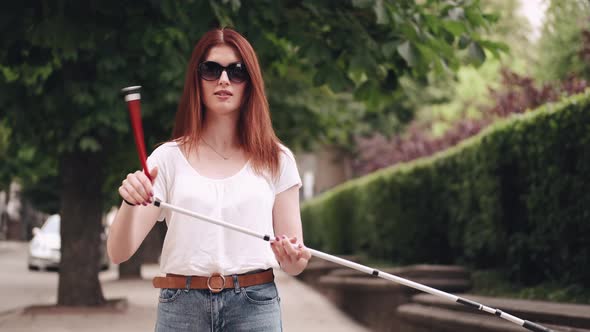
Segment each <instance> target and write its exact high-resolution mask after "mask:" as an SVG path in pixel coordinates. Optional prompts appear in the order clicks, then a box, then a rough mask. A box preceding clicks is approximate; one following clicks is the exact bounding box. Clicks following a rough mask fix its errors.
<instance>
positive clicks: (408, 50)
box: [397, 40, 418, 67]
mask: <svg viewBox="0 0 590 332" xmlns="http://www.w3.org/2000/svg"><path fill="white" fill-rule="evenodd" d="M397 52H398V53H399V55H401V57H402V58H404V60H406V62H407V63H408V65H410V67H414V66H415V65H416V63H417V60H418V59H416V51H415V48H414V47H413V46H412V44H411V43H410V41H408V40H406V41H405V42H403V43H402V44H401V45H399V46H398V47H397Z"/></svg>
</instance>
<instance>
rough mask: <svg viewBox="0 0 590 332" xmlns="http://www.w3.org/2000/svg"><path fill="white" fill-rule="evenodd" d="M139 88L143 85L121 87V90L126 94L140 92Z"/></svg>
mask: <svg viewBox="0 0 590 332" xmlns="http://www.w3.org/2000/svg"><path fill="white" fill-rule="evenodd" d="M139 89H141V85H134V86H128V87H126V88H123V89H121V92H123V93H125V94H130V93H137V92H139Z"/></svg>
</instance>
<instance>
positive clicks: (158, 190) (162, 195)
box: [147, 146, 169, 221]
mask: <svg viewBox="0 0 590 332" xmlns="http://www.w3.org/2000/svg"><path fill="white" fill-rule="evenodd" d="M163 152H164V151H163V147H162V146H160V147H159V148H157V149H156V150H154V152H152V154H151V155H150V156H149V157H148V159H147V165H148V168H149V169H150V170H151V169H152V168H154V167H156V166H157V167H158V176H156V180H155V181H154V183H153V185H152V188H153V191H154V198H159V199H160V200H162V201H163V202H168V190H167V189H166V188H167V187H168V186H167V185H166V184H167V181H168V179H169V178H168V172H169V170H168V169H167V168H166V158H165V156H163V154H164V153H163ZM165 217H166V216H165V211H164V209H162V212H161V213H160V215H159V216H158V221H163V220H164V219H165Z"/></svg>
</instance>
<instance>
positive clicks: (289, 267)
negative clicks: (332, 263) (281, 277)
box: [270, 235, 311, 276]
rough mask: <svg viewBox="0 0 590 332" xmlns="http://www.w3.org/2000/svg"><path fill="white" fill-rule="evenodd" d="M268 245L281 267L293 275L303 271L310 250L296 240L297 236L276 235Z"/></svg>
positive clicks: (309, 255)
mask: <svg viewBox="0 0 590 332" xmlns="http://www.w3.org/2000/svg"><path fill="white" fill-rule="evenodd" d="M270 247H271V248H272V251H273V252H274V254H275V257H276V259H277V261H279V264H280V265H281V269H283V271H285V272H287V273H288V274H290V275H293V276H295V275H298V274H299V273H301V272H303V270H304V269H305V267H306V266H307V261H309V259H310V258H311V252H310V251H309V250H308V249H307V248H306V247H305V246H304V245H303V244H302V243H299V242H298V241H297V237H292V238H288V237H287V236H286V235H283V236H281V237H278V236H277V237H276V239H275V240H274V241H270Z"/></svg>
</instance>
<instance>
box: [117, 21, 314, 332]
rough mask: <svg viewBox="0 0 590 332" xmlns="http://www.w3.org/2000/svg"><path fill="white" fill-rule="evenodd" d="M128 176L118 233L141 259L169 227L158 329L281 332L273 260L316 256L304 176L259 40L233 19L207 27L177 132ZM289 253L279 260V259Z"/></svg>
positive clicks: (297, 266)
mask: <svg viewBox="0 0 590 332" xmlns="http://www.w3.org/2000/svg"><path fill="white" fill-rule="evenodd" d="M148 167H149V169H150V174H151V177H152V182H150V180H149V179H148V178H147V176H145V174H144V173H143V172H141V171H136V172H135V173H131V174H128V175H127V177H126V178H125V179H124V180H123V182H122V185H121V186H120V187H119V193H120V195H121V197H122V198H123V200H124V202H123V203H122V204H121V208H120V210H119V212H118V214H117V216H116V217H115V220H114V222H113V224H112V227H111V229H110V232H109V238H108V242H107V246H108V252H109V256H110V258H111V260H112V261H113V263H115V264H119V263H121V262H124V261H126V260H127V259H129V258H130V257H131V256H132V255H133V253H134V252H135V251H136V250H137V248H138V247H139V245H140V244H141V242H142V241H143V239H144V238H145V237H146V235H147V234H148V232H149V231H150V229H151V228H152V227H153V226H154V224H155V223H156V221H163V220H165V221H166V223H167V226H168V232H167V234H166V239H165V240H164V246H163V249H162V256H161V259H160V267H161V270H162V272H163V273H165V274H166V277H157V278H155V279H154V286H155V287H158V288H162V289H161V291H160V298H159V302H160V303H159V304H158V318H157V322H156V331H280V330H281V318H280V307H279V297H278V293H277V289H276V287H275V284H274V281H273V280H274V276H273V273H272V268H273V267H278V266H279V265H280V268H281V269H282V270H283V271H285V272H287V273H288V274H291V275H297V274H299V273H301V271H303V269H304V268H305V267H306V266H307V261H308V260H309V258H310V256H311V255H310V253H309V251H308V250H307V249H306V248H305V247H304V246H303V236H302V229H301V219H300V214H299V188H300V186H301V179H300V177H299V174H298V172H297V166H296V164H295V159H294V158H293V154H292V153H291V152H290V151H289V150H288V149H287V148H286V147H285V146H283V145H282V144H281V143H280V141H279V139H278V138H277V137H276V135H275V133H274V131H273V129H272V126H271V121H270V114H269V108H268V102H267V99H266V95H265V92H264V83H263V81H262V74H261V71H260V66H259V64H258V60H257V57H256V54H255V52H254V50H253V49H252V46H251V45H250V43H248V41H247V40H246V39H245V38H244V37H243V36H241V35H240V34H238V33H237V32H236V31H234V30H231V29H227V28H225V29H215V30H211V31H209V32H207V33H206V34H205V35H204V36H203V37H202V38H201V39H200V40H199V42H198V43H197V44H196V46H195V48H194V50H193V54H192V57H191V60H190V62H189V64H188V69H187V74H186V79H185V85H184V91H183V94H182V97H181V99H180V103H179V107H178V111H177V114H176V123H175V127H174V131H173V134H172V140H171V141H169V142H167V143H164V144H163V145H161V146H159V147H158V148H156V149H155V151H154V152H153V153H152V154H151V155H150V157H149V158H148ZM154 198H159V199H161V200H162V201H165V202H168V203H171V204H173V205H176V206H179V207H183V208H186V209H189V210H192V211H194V212H197V213H200V214H203V215H206V216H210V217H213V218H216V219H220V220H224V221H226V222H229V223H234V224H236V225H240V226H242V227H247V228H249V229H251V230H253V231H256V232H259V233H264V234H275V236H276V238H275V239H274V240H273V241H271V243H270V246H269V245H268V243H266V242H265V241H261V240H259V239H256V238H253V237H250V236H248V235H244V234H241V233H238V232H235V231H233V230H229V229H225V228H223V227H220V226H217V225H213V224H209V223H207V222H204V221H200V220H198V219H195V218H191V217H187V216H185V215H182V214H178V213H175V212H171V211H169V210H162V209H160V208H158V207H155V206H153V205H149V203H151V202H152V201H153V199H154ZM277 263H278V264H277Z"/></svg>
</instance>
